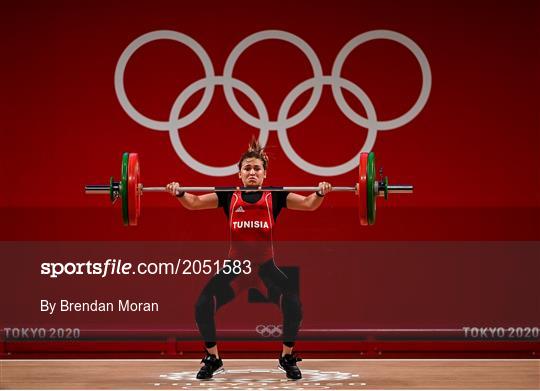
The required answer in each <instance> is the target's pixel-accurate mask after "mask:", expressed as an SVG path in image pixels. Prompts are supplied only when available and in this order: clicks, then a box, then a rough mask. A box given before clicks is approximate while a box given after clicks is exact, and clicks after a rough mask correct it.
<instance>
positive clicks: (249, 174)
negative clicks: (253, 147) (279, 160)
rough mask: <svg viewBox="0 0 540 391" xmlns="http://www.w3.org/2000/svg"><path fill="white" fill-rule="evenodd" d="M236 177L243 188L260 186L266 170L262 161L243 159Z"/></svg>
mask: <svg viewBox="0 0 540 391" xmlns="http://www.w3.org/2000/svg"><path fill="white" fill-rule="evenodd" d="M238 177H239V178H240V179H241V180H242V183H243V184H244V186H262V183H263V181H264V178H266V170H265V169H264V166H263V162H262V160H261V159H257V158H254V157H252V158H248V159H244V161H243V162H242V166H241V168H240V172H239V173H238Z"/></svg>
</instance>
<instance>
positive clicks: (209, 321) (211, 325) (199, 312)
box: [195, 294, 216, 341]
mask: <svg viewBox="0 0 540 391" xmlns="http://www.w3.org/2000/svg"><path fill="white" fill-rule="evenodd" d="M195 321H196V322H197V326H198V327H199V332H200V333H201V336H202V337H203V339H204V340H205V341H215V340H216V326H215V322H214V296H210V295H206V294H202V295H201V296H199V299H198V300H197V303H195Z"/></svg>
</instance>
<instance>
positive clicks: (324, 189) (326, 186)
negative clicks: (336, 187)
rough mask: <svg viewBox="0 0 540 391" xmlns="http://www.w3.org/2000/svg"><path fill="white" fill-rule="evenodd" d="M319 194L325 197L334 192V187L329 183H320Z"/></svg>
mask: <svg viewBox="0 0 540 391" xmlns="http://www.w3.org/2000/svg"><path fill="white" fill-rule="evenodd" d="M319 189H320V190H319V192H320V193H321V194H322V195H323V196H324V195H326V193H330V192H331V191H332V185H331V184H330V183H328V182H319Z"/></svg>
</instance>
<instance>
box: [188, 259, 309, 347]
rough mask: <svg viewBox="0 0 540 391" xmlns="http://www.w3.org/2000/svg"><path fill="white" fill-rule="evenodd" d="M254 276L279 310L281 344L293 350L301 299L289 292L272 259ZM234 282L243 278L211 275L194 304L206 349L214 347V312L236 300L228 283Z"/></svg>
mask: <svg viewBox="0 0 540 391" xmlns="http://www.w3.org/2000/svg"><path fill="white" fill-rule="evenodd" d="M257 274H258V276H259V278H260V279H261V280H262V282H263V284H264V285H265V287H266V289H267V290H268V299H269V300H270V301H271V302H272V303H274V304H277V305H278V306H280V308H281V312H282V313H283V341H284V342H283V343H284V344H285V345H287V346H290V347H292V346H293V345H294V341H295V339H296V335H297V334H298V330H299V329H300V324H301V322H302V304H301V303H300V297H299V296H298V293H297V292H296V291H294V290H293V289H291V287H290V280H289V279H288V278H287V276H286V275H285V274H284V273H283V272H282V271H281V270H280V269H279V268H278V267H277V266H276V265H275V263H274V261H273V259H270V260H269V261H267V262H265V263H263V264H261V265H260V266H259V268H258V271H257ZM237 278H245V277H244V276H243V275H238V274H232V273H231V274H222V273H221V274H216V275H214V276H213V277H212V278H211V279H210V281H209V282H208V283H207V284H206V286H205V287H204V289H203V290H202V292H201V294H200V296H199V298H198V300H197V303H196V304H195V320H196V321H197V326H198V327H199V331H200V333H201V336H202V337H203V339H204V341H205V344H206V347H207V348H210V347H212V346H214V345H215V344H216V324H215V319H214V315H215V311H217V310H218V309H219V308H221V306H223V305H225V304H227V303H228V302H230V301H231V300H233V299H234V298H235V296H236V293H235V290H234V289H233V287H232V286H231V283H232V282H233V281H234V280H235V279H237ZM214 300H215V301H214Z"/></svg>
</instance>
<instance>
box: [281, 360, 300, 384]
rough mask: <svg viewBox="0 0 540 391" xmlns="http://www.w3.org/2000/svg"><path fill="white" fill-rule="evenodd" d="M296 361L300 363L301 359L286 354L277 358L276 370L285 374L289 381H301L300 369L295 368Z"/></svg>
mask: <svg viewBox="0 0 540 391" xmlns="http://www.w3.org/2000/svg"><path fill="white" fill-rule="evenodd" d="M298 361H302V359H301V358H300V357H297V356H296V355H293V354H286V355H284V356H283V357H280V358H279V364H278V368H279V369H281V370H282V371H283V372H285V373H286V374H287V377H288V378H289V379H292V380H298V379H301V378H302V372H300V369H299V368H298V367H297V366H296V363H297V362H298Z"/></svg>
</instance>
